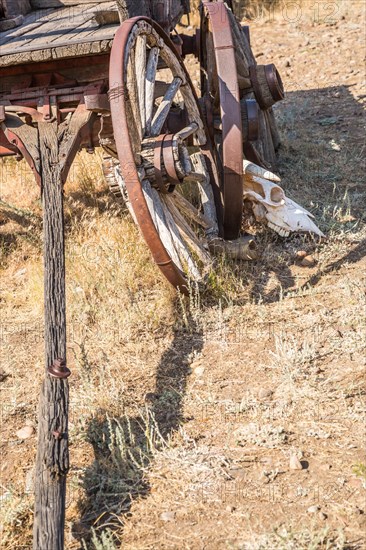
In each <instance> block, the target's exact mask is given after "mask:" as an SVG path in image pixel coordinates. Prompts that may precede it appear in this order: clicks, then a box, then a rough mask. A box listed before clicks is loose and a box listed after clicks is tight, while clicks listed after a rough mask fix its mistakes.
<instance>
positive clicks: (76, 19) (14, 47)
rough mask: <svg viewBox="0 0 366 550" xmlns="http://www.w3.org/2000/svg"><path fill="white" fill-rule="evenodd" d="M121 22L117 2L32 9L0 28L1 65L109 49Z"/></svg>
mask: <svg viewBox="0 0 366 550" xmlns="http://www.w3.org/2000/svg"><path fill="white" fill-rule="evenodd" d="M107 17H108V18H109V21H111V20H112V23H110V24H108V23H107V24H105V21H108V19H106V18H107ZM118 26H119V19H118V11H117V7H116V3H115V2H107V3H103V4H101V3H88V4H78V5H76V6H63V7H61V8H49V9H38V10H34V11H31V12H30V13H28V14H26V15H25V16H24V21H23V23H22V24H21V26H19V27H16V28H13V29H10V30H8V31H3V32H0V67H9V66H14V65H23V64H28V63H40V62H46V61H53V60H60V59H67V58H77V57H82V56H87V55H97V54H101V53H108V52H109V51H110V50H111V47H112V42H113V37H114V34H115V32H116V30H117V28H118Z"/></svg>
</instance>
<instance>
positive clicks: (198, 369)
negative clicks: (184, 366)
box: [193, 367, 205, 376]
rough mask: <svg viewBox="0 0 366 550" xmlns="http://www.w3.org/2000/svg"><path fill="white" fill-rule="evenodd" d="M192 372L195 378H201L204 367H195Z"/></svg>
mask: <svg viewBox="0 0 366 550" xmlns="http://www.w3.org/2000/svg"><path fill="white" fill-rule="evenodd" d="M193 372H194V374H195V375H196V376H202V375H203V373H204V372H205V367H196V368H195V369H194V371H193Z"/></svg>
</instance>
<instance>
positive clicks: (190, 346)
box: [73, 319, 203, 548]
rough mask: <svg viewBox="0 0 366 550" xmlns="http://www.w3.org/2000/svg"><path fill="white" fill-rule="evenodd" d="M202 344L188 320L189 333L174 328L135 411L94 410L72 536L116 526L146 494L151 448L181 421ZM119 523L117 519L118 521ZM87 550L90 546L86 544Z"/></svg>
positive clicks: (87, 536) (160, 443)
mask: <svg viewBox="0 0 366 550" xmlns="http://www.w3.org/2000/svg"><path fill="white" fill-rule="evenodd" d="M202 348H203V336H202V333H201V331H200V329H198V328H197V326H196V324H195V322H194V320H193V319H190V320H189V331H186V330H183V329H180V330H178V331H176V332H175V334H174V339H173V341H172V343H171V345H170V347H169V348H168V349H167V350H166V351H165V352H164V354H163V355H162V357H161V360H160V362H159V366H158V369H157V372H156V383H155V390H154V392H151V393H147V394H146V396H145V407H142V408H141V410H139V411H138V412H137V414H136V415H133V416H131V415H121V416H120V417H119V418H110V417H109V416H108V414H106V412H105V411H99V415H97V417H96V418H94V419H93V420H92V421H91V422H90V424H89V426H88V430H87V438H88V441H89V442H90V443H91V444H92V446H93V450H94V462H93V464H92V465H91V466H90V467H89V468H88V469H87V471H86V472H85V475H84V490H85V494H86V498H85V500H84V501H83V502H82V503H80V512H81V519H80V521H79V522H78V523H77V524H75V525H74V526H73V536H74V537H75V538H76V539H77V540H79V541H81V540H82V539H84V540H86V541H87V544H88V548H90V546H89V544H90V536H91V534H90V532H91V525H92V526H93V528H94V529H95V530H97V531H98V532H101V531H102V530H103V528H104V526H108V527H109V528H110V529H112V530H113V528H120V527H121V522H123V519H122V520H118V521H117V520H116V517H117V516H119V517H120V516H122V518H123V516H126V515H127V516H128V513H129V510H130V508H131V505H132V503H133V501H134V500H136V499H139V498H144V497H146V496H147V495H148V494H149V492H150V487H149V483H148V481H147V476H146V473H145V472H146V470H147V469H148V468H149V465H150V463H151V461H152V459H153V455H154V452H156V450H159V449H163V448H164V446H165V445H167V444H168V441H169V438H170V437H171V436H172V435H173V434H174V432H176V431H177V430H178V428H179V426H180V425H181V424H182V422H183V420H184V419H183V412H182V403H183V399H184V394H185V390H186V385H187V377H188V376H189V374H190V367H189V364H190V361H191V359H190V358H191V356H192V353H195V352H196V353H198V352H200V351H201V350H202ZM122 525H123V523H122ZM91 548H93V546H92V547H91Z"/></svg>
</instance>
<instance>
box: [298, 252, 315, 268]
mask: <svg viewBox="0 0 366 550" xmlns="http://www.w3.org/2000/svg"><path fill="white" fill-rule="evenodd" d="M315 264H316V261H315V259H314V258H313V256H310V255H309V256H305V258H303V259H302V261H301V265H302V266H303V267H314V265H315Z"/></svg>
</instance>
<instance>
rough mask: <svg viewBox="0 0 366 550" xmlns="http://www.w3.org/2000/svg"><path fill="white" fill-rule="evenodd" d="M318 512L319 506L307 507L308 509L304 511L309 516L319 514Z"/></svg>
mask: <svg viewBox="0 0 366 550" xmlns="http://www.w3.org/2000/svg"><path fill="white" fill-rule="evenodd" d="M319 510H320V506H318V505H317V504H315V505H314V506H309V508H308V509H307V510H306V511H307V512H308V513H309V514H316V513H317V512H319Z"/></svg>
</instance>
